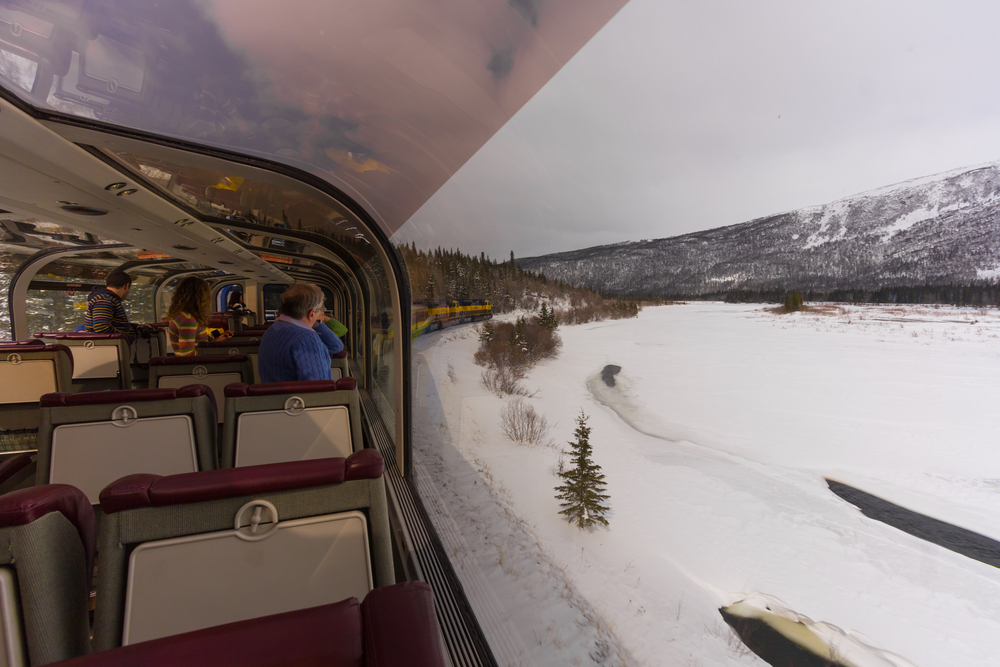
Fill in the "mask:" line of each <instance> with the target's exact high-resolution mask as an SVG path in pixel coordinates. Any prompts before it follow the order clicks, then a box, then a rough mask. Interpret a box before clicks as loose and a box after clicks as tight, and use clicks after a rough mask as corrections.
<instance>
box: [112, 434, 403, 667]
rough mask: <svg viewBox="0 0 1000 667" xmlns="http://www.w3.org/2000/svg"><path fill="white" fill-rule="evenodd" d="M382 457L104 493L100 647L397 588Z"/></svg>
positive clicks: (139, 480) (362, 455) (144, 482)
mask: <svg viewBox="0 0 1000 667" xmlns="http://www.w3.org/2000/svg"><path fill="white" fill-rule="evenodd" d="M382 470H383V464H382V458H381V456H380V455H379V454H378V452H376V451H375V450H365V451H363V452H358V453H356V454H354V455H352V456H351V457H350V458H348V459H339V458H338V459H322V460H318V461H308V462H304V461H299V462H293V463H282V464H275V465H269V466H255V467H249V468H240V469H238V470H225V471H223V470H217V471H210V472H204V473H194V474H188V475H175V476H173V477H158V476H155V475H142V476H132V477H129V478H126V479H124V480H119V482H116V483H114V484H112V485H110V486H109V487H107V488H106V489H105V490H104V491H103V492H102V494H101V504H102V508H103V509H104V511H105V517H104V519H103V520H102V522H101V536H100V549H101V577H100V579H99V581H98V594H97V599H98V605H97V613H96V618H95V626H94V642H95V647H96V648H97V649H98V650H105V649H109V648H113V647H115V646H118V645H121V644H123V643H134V642H138V641H144V640H148V639H154V638H156V637H162V636H166V635H170V634H176V633H180V632H187V631H191V630H197V629H200V628H204V627H209V626H215V625H220V624H223V623H229V622H234V621H239V620H244V619H248V618H254V617H257V616H264V615H269V614H275V613H280V612H284V611H291V610H294V609H302V608H306V607H312V606H316V605H320V604H325V603H327V602H332V601H335V600H338V599H342V598H343V597H345V596H348V597H349V596H352V595H353V596H362V597H363V596H364V594H366V593H367V592H368V591H369V590H371V589H372V588H373V587H376V586H384V585H388V584H392V583H395V575H394V573H393V566H392V548H391V543H390V535H389V522H388V509H387V505H386V497H385V487H384V485H383V480H382Z"/></svg>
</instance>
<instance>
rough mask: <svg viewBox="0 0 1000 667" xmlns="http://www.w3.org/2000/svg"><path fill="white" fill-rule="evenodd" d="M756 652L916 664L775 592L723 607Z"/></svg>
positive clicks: (809, 659) (842, 666)
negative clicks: (817, 617)
mask: <svg viewBox="0 0 1000 667" xmlns="http://www.w3.org/2000/svg"><path fill="white" fill-rule="evenodd" d="M719 612H720V613H721V614H722V617H723V618H724V619H725V620H726V622H727V623H729V625H731V626H732V627H733V629H734V630H736V632H737V633H738V634H739V635H740V638H741V639H742V640H743V642H744V643H745V644H746V645H747V647H749V648H750V650H752V651H753V652H754V653H756V654H757V655H759V656H760V657H761V658H763V659H764V660H766V661H768V662H769V663H771V664H772V665H781V667H786V665H794V667H812V666H813V665H815V666H816V667H916V666H915V665H914V664H913V663H912V662H910V661H908V660H906V659H905V658H902V657H900V656H898V655H896V654H895V653H890V652H889V651H884V650H882V649H879V648H875V647H874V646H872V645H871V644H870V643H869V641H870V640H867V638H863V637H862V636H861V635H859V634H858V633H854V632H850V631H847V632H845V631H844V630H841V629H840V628H838V627H837V626H835V625H830V624H829V623H823V622H817V621H813V620H812V619H811V618H809V617H808V616H803V615H802V614H799V613H796V612H795V611H793V610H791V609H789V608H788V607H787V606H785V604H784V603H783V602H782V601H781V600H779V599H777V598H775V597H772V596H770V595H765V594H763V593H757V592H754V593H751V594H750V595H748V596H747V597H745V598H743V599H741V600H739V601H737V602H734V603H733V604H731V605H729V606H728V607H723V608H721V609H720V610H719Z"/></svg>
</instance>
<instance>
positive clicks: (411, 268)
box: [397, 244, 642, 324]
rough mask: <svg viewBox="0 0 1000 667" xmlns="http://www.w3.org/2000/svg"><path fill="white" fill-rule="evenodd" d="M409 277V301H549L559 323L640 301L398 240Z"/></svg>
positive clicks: (621, 313)
mask: <svg viewBox="0 0 1000 667" xmlns="http://www.w3.org/2000/svg"><path fill="white" fill-rule="evenodd" d="M397 250H398V251H399V254H400V255H401V256H402V258H403V262H404V264H405V266H406V270H407V272H408V273H409V277H410V294H411V297H412V299H413V300H414V301H438V300H449V299H489V300H490V303H491V304H492V305H493V312H495V313H509V312H512V311H514V310H518V309H521V310H528V311H532V312H535V311H538V310H539V309H540V308H541V305H542V303H544V302H546V301H547V302H548V303H549V306H550V307H552V308H553V309H554V310H555V312H556V316H557V318H558V319H559V323H560V324H583V323H585V322H593V321H597V320H606V319H620V318H625V317H635V316H636V315H638V313H639V310H640V309H641V307H642V306H641V303H640V302H639V301H638V300H637V299H633V298H630V297H606V296H604V295H602V294H600V293H599V292H597V291H595V290H592V289H590V288H589V287H578V286H574V285H569V284H567V283H564V282H562V281H560V280H549V279H548V278H546V277H545V275H544V274H541V273H535V272H533V271H526V270H525V269H522V268H520V267H519V266H517V264H516V263H515V261H514V253H511V255H510V261H505V262H498V261H497V260H495V259H491V258H489V257H487V256H486V254H485V253H480V254H479V256H476V255H467V254H465V253H463V252H462V251H460V250H450V249H447V248H440V247H438V248H437V249H436V250H428V251H426V252H425V251H424V250H419V249H417V247H416V245H414V244H410V245H406V244H403V245H401V246H397Z"/></svg>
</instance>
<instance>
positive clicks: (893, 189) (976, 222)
mask: <svg viewBox="0 0 1000 667" xmlns="http://www.w3.org/2000/svg"><path fill="white" fill-rule="evenodd" d="M518 264H519V265H520V266H521V267H522V268H524V269H530V270H532V271H541V272H542V273H544V274H545V275H546V276H547V277H549V278H558V279H560V280H563V281H566V282H571V283H578V284H583V285H587V286H589V287H593V288H596V289H600V290H603V291H607V292H611V293H617V294H636V295H639V294H642V295H667V294H684V295H691V296H694V295H699V294H713V293H720V292H726V291H729V290H738V289H750V290H768V289H777V290H786V289H802V290H806V289H814V290H833V289H850V288H864V289H875V288H878V287H884V286H902V285H924V284H932V285H945V284H951V285H956V284H964V285H967V284H972V283H983V282H990V283H995V282H997V281H998V279H1000V162H997V163H992V164H988V165H985V166H979V167H970V168H966V169H959V170H955V171H951V172H948V173H945V174H938V175H935V176H929V177H924V178H919V179H915V180H911V181H906V182H904V183H900V184H897V185H893V186H888V187H884V188H879V189H877V190H872V191H869V192H864V193H861V194H858V195H854V196H851V197H847V198H845V199H841V200H839V201H835V202H833V203H831V204H826V205H823V206H811V207H808V208H802V209H799V210H796V211H790V212H787V213H779V214H777V215H772V216H767V217H764V218H758V219H756V220H752V221H750V222H746V223H743V224H739V225H732V226H729V227H720V228H718V229H710V230H706V231H702V232H695V233H692V234H685V235H683V236H675V237H672V238H666V239H656V240H646V241H634V242H632V241H630V242H624V243H617V244H614V245H606V246H597V247H593V248H586V249H584V250H574V251H570V252H562V253H556V254H551V255H543V256H540V257H529V258H525V259H520V260H518Z"/></svg>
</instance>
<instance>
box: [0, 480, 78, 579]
mask: <svg viewBox="0 0 1000 667" xmlns="http://www.w3.org/2000/svg"><path fill="white" fill-rule="evenodd" d="M51 512H61V513H62V515H63V516H64V517H66V518H67V519H68V520H69V522H70V523H72V524H73V525H74V526H75V527H76V532H77V533H79V535H80V542H82V543H83V550H84V552H85V553H86V554H87V588H88V589H89V588H90V578H91V574H92V573H93V571H94V551H95V548H96V543H95V538H94V508H93V507H91V505H90V501H89V500H87V496H85V495H84V494H83V491H81V490H80V489H78V488H76V487H75V486H70V485H69V484H44V485H42V486H33V487H30V488H27V489H20V490H18V491H11V492H10V493H6V494H4V495H2V496H0V527H4V528H9V527H11V526H26V525H27V524H29V523H31V522H32V521H37V520H38V519H41V518H42V517H43V516H45V515H47V514H50V513H51Z"/></svg>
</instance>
